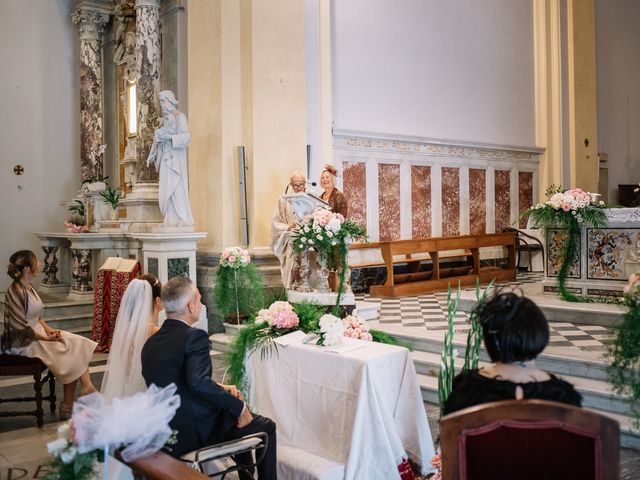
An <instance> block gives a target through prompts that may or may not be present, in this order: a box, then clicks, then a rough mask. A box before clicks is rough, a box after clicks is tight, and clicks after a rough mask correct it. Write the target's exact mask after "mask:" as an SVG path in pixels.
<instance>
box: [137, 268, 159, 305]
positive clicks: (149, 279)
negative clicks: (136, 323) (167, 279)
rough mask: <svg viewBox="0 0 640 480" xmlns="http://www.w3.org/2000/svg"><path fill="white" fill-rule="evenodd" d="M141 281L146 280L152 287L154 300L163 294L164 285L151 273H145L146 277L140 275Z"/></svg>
mask: <svg viewBox="0 0 640 480" xmlns="http://www.w3.org/2000/svg"><path fill="white" fill-rule="evenodd" d="M138 278H139V279H140V280H146V281H147V282H149V285H151V293H152V295H153V300H154V301H155V299H156V298H160V293H161V292H162V283H160V280H158V279H157V278H156V277H154V276H153V275H151V274H149V273H145V274H144V275H140V276H139V277H138Z"/></svg>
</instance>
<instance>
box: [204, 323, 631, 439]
mask: <svg viewBox="0 0 640 480" xmlns="http://www.w3.org/2000/svg"><path fill="white" fill-rule="evenodd" d="M371 327H372V328H376V329H381V330H385V331H386V332H387V333H389V334H391V335H392V336H393V337H394V338H396V339H397V340H399V341H401V342H403V343H404V344H407V345H410V346H411V348H413V351H412V352H411V356H412V358H413V362H414V365H415V368H416V372H417V374H418V380H419V384H420V389H421V392H422V397H423V399H424V401H425V402H428V403H433V404H436V405H437V404H438V369H439V365H440V354H441V352H442V349H443V346H444V345H443V341H442V339H438V338H430V337H429V336H427V335H426V334H424V333H416V332H415V331H413V332H412V331H409V329H406V328H403V327H399V326H394V327H389V326H386V325H384V324H382V325H371ZM240 328H242V327H239V326H237V325H225V332H224V333H217V334H214V335H211V337H210V338H211V342H212V348H213V350H215V351H218V352H227V351H229V348H230V344H231V342H232V341H233V339H234V338H235V336H236V335H237V332H238V331H239V329H240ZM454 348H455V349H457V350H458V351H459V352H461V355H463V352H464V350H465V345H464V344H463V343H461V342H454ZM479 356H480V364H481V365H482V364H484V363H486V362H488V360H489V359H488V357H487V354H486V352H485V351H484V350H481V351H480V354H479ZM463 363H464V358H457V359H456V361H455V364H456V368H457V369H460V368H461V367H462V364H463ZM536 364H537V365H538V366H539V367H540V368H542V369H543V370H546V371H548V372H550V373H553V374H555V375H558V376H561V377H562V378H563V379H565V380H567V381H568V382H570V383H572V384H573V385H574V386H575V388H576V390H577V391H578V392H580V394H581V395H582V397H583V406H584V407H585V408H589V409H592V410H594V411H597V412H599V413H602V414H604V415H607V416H609V417H612V418H614V419H616V420H617V421H618V422H619V423H620V430H621V443H622V446H624V447H628V448H634V449H638V450H640V431H638V430H637V429H635V428H634V427H633V417H632V415H631V411H630V406H629V403H628V401H627V400H626V398H625V397H620V396H618V395H617V394H615V393H614V392H612V391H611V386H610V384H609V382H608V375H607V365H606V363H604V362H603V361H601V360H595V359H593V358H577V357H571V356H563V355H558V354H553V353H543V354H542V355H540V356H539V357H538V358H537V359H536Z"/></svg>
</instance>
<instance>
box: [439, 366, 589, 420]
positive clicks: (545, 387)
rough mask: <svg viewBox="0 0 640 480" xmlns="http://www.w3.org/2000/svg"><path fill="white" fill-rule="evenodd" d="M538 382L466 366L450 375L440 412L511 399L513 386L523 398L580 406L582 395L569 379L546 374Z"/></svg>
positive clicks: (513, 392)
mask: <svg viewBox="0 0 640 480" xmlns="http://www.w3.org/2000/svg"><path fill="white" fill-rule="evenodd" d="M549 376H550V377H551V378H550V379H549V380H545V381H542V382H529V383H514V382H510V381H508V380H500V379H496V378H489V377H485V376H484V375H482V374H480V372H479V371H478V370H468V371H465V372H462V373H460V374H459V375H457V376H456V377H455V378H454V379H453V389H452V390H451V394H450V395H449V398H448V399H447V401H446V402H445V404H444V414H445V415H446V414H448V413H452V412H455V411H457V410H462V409H463V408H467V407H472V406H474V405H478V404H480V403H488V402H497V401H499V400H514V399H515V398H516V387H518V386H519V387H521V388H522V392H523V394H524V398H527V399H538V400H551V401H554V402H561V403H568V404H570V405H576V406H578V407H580V406H581V405H582V396H581V395H580V394H579V393H578V392H576V390H575V389H574V388H573V385H571V384H570V383H569V382H565V381H564V380H561V379H559V378H558V377H556V376H554V375H551V374H549Z"/></svg>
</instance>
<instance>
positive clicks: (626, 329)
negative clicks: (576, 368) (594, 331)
mask: <svg viewBox="0 0 640 480" xmlns="http://www.w3.org/2000/svg"><path fill="white" fill-rule="evenodd" d="M624 304H625V306H626V307H627V308H628V310H627V312H626V313H625V314H624V317H623V319H622V323H620V325H618V326H617V327H616V329H615V335H614V339H613V343H612V344H611V345H609V348H608V355H609V358H610V359H611V365H610V366H609V377H610V378H611V383H612V384H613V388H614V390H615V391H616V393H618V394H619V395H627V394H628V395H629V396H630V404H631V411H632V412H633V414H634V416H635V425H636V427H638V428H640V275H639V274H634V275H631V276H630V277H629V283H628V285H627V286H626V287H625V289H624Z"/></svg>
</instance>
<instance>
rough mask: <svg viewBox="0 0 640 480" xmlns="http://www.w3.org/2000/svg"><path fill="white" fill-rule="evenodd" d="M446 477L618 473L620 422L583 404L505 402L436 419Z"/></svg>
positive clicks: (521, 479)
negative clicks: (438, 423)
mask: <svg viewBox="0 0 640 480" xmlns="http://www.w3.org/2000/svg"><path fill="white" fill-rule="evenodd" d="M440 432H441V433H440V446H441V449H442V474H443V478H446V479H447V480H472V479H485V478H494V479H516V478H517V479H518V480H530V479H531V480H532V479H536V480H539V479H545V480H555V479H558V480H559V479H563V480H566V479H574V478H575V479H578V478H579V479H581V480H586V479H597V480H610V479H611V480H612V479H617V478H619V475H620V426H619V425H618V422H616V421H615V420H613V419H611V418H608V417H605V416H604V415H600V414H597V413H595V412H592V411H589V410H585V409H583V408H579V407H574V406H572V405H566V404H563V403H557V402H549V401H545V400H506V401H501V402H491V403H485V404H481V405H477V406H474V407H469V408H465V409H463V410H460V411H458V412H454V413H452V414H449V415H447V416H445V417H443V418H442V419H441V420H440Z"/></svg>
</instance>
